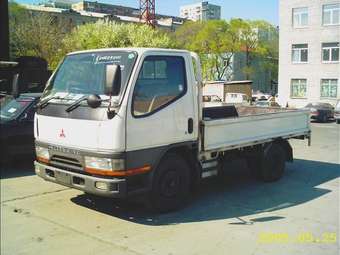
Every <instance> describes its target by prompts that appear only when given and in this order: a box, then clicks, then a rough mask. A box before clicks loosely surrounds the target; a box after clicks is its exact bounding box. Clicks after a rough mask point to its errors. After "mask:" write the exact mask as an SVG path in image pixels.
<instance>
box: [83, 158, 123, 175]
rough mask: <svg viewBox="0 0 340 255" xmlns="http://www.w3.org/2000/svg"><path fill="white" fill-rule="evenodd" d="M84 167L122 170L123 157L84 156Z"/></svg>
mask: <svg viewBox="0 0 340 255" xmlns="http://www.w3.org/2000/svg"><path fill="white" fill-rule="evenodd" d="M84 159H85V168H89V169H98V170H103V171H121V170H124V160H123V159H109V158H96V157H88V156H85V157H84Z"/></svg>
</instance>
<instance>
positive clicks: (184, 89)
mask: <svg viewBox="0 0 340 255" xmlns="http://www.w3.org/2000/svg"><path fill="white" fill-rule="evenodd" d="M186 65H188V63H186V61H185V59H184V57H181V56H148V57H146V58H145V59H144V61H143V63H142V65H141V69H140V71H139V75H138V78H137V80H136V84H135V86H134V89H133V98H132V100H131V104H130V105H131V109H130V113H131V114H129V113H128V114H127V115H128V116H127V125H126V131H127V138H126V149H127V150H128V151H130V150H139V149H143V148H156V147H162V146H167V145H169V144H173V143H179V142H186V141H192V140H194V139H195V137H196V139H197V127H196V126H194V125H193V123H195V120H196V122H197V116H195V112H196V114H197V111H195V107H196V108H197V105H196V104H197V100H195V98H194V97H195V96H196V93H195V91H196V88H195V84H193V85H192V84H190V86H189V84H188V77H187V73H186V70H187V68H188V67H187V66H186Z"/></svg>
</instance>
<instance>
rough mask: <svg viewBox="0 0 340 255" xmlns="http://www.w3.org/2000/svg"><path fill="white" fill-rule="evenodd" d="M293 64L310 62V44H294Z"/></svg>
mask: <svg viewBox="0 0 340 255" xmlns="http://www.w3.org/2000/svg"><path fill="white" fill-rule="evenodd" d="M292 62H293V63H302V62H308V44H293V49H292Z"/></svg>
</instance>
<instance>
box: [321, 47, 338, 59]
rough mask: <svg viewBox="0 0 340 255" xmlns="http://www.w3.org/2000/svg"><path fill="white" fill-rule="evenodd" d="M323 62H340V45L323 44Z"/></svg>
mask: <svg viewBox="0 0 340 255" xmlns="http://www.w3.org/2000/svg"><path fill="white" fill-rule="evenodd" d="M322 62H339V43H338V42H337V43H323V44H322Z"/></svg>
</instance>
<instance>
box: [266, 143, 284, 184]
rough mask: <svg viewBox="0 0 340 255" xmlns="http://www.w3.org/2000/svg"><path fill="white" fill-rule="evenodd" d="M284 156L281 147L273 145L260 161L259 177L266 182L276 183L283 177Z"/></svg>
mask: <svg viewBox="0 0 340 255" xmlns="http://www.w3.org/2000/svg"><path fill="white" fill-rule="evenodd" d="M285 164H286V154H285V151H284V150H283V148H282V146H281V145H279V144H273V145H272V147H271V148H270V149H269V152H268V153H267V155H266V156H265V157H264V158H263V159H262V160H261V175H262V178H263V180H265V181H267V182H276V181H278V180H279V179H280V178H281V176H282V175H283V172H284V169H285Z"/></svg>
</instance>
